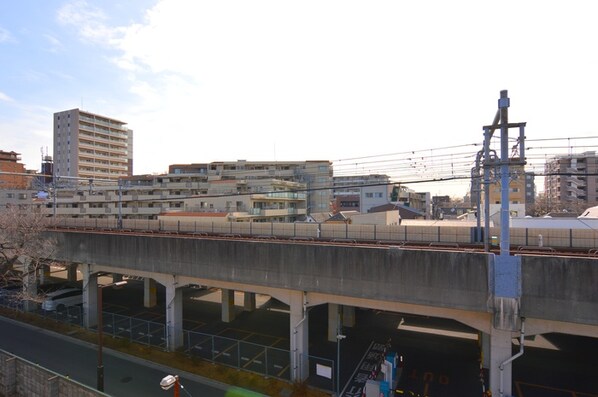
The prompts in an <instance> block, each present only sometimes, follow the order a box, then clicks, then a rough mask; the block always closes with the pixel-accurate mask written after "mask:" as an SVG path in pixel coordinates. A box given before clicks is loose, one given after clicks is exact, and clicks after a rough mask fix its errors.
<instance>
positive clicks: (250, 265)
mask: <svg viewBox="0 0 598 397" xmlns="http://www.w3.org/2000/svg"><path fill="white" fill-rule="evenodd" d="M54 234H55V237H56V238H57V239H58V242H59V244H58V250H57V252H56V254H55V258H56V259H57V260H62V261H67V262H77V263H88V264H96V265H104V266H113V267H124V268H127V269H133V270H140V271H147V272H157V273H162V274H169V275H170V274H177V275H180V276H189V277H199V278H204V279H210V280H218V281H231V282H238V283H246V284H253V285H261V286H266V287H273V288H286V289H292V290H299V291H307V292H325V293H329V294H335V295H341V296H354V297H359V298H370V299H381V300H389V301H401V302H406V303H413V304H424V305H432V306H439V307H450V308H458V309H464V310H472V311H481V312H486V311H487V299H488V274H487V261H488V256H487V255H486V254H479V253H478V254H473V253H461V252H437V251H428V250H426V251H424V250H404V249H399V248H396V247H395V248H389V247H384V246H378V247H372V248H364V247H349V246H326V245H318V244H308V243H305V244H301V243H295V244H289V243H281V242H272V241H253V242H251V241H231V240H211V239H202V238H178V237H163V236H162V237H153V236H127V235H125V236H123V235H113V234H92V233H54Z"/></svg>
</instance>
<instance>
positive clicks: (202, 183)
mask: <svg viewBox="0 0 598 397" xmlns="http://www.w3.org/2000/svg"><path fill="white" fill-rule="evenodd" d="M306 201H307V200H306V194H305V185H304V184H300V183H296V182H289V181H283V180H279V179H273V178H269V179H253V180H241V179H238V180H216V181H209V180H208V177H207V175H205V174H166V175H140V176H133V177H128V178H124V179H122V180H121V181H120V186H119V184H118V183H116V182H113V183H106V184H104V183H93V184H91V185H89V186H84V185H77V186H74V187H72V188H69V189H58V190H57V195H56V198H55V199H54V198H51V199H48V200H47V201H46V212H47V213H48V214H53V213H55V214H56V216H58V217H75V218H112V219H114V218H117V217H119V216H121V217H122V219H158V216H159V215H160V214H162V213H165V212H191V213H195V214H204V216H203V218H204V219H206V218H207V217H206V216H205V214H219V215H218V216H220V215H222V214H226V220H227V221H232V222H294V221H295V220H297V217H298V216H301V215H305V213H306ZM54 203H55V204H56V208H55V209H54V208H53V206H54ZM214 216H216V215H214Z"/></svg>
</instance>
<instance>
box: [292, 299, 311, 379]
mask: <svg viewBox="0 0 598 397" xmlns="http://www.w3.org/2000/svg"><path fill="white" fill-rule="evenodd" d="M289 298H290V302H291V304H290V308H291V312H290V326H291V335H290V338H291V382H302V381H304V380H305V379H307V377H308V376H309V360H308V357H309V316H308V312H307V307H306V304H305V294H304V293H303V292H302V291H289Z"/></svg>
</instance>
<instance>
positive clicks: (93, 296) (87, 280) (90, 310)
mask: <svg viewBox="0 0 598 397" xmlns="http://www.w3.org/2000/svg"><path fill="white" fill-rule="evenodd" d="M80 269H81V274H82V276H83V325H84V326H85V328H93V327H96V326H97V325H98V276H97V273H96V274H93V273H92V271H93V269H92V266H91V265H88V264H81V265H80Z"/></svg>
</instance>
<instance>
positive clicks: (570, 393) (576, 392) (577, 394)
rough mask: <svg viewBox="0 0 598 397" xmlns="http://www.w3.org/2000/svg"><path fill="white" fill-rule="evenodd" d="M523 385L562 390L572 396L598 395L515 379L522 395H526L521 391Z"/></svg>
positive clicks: (596, 395)
mask: <svg viewBox="0 0 598 397" xmlns="http://www.w3.org/2000/svg"><path fill="white" fill-rule="evenodd" d="M521 386H529V387H532V388H538V389H544V390H550V391H556V392H562V393H566V394H567V395H568V396H570V397H598V394H591V393H583V392H578V391H575V390H567V389H559V388H557V387H550V386H544V385H538V384H534V383H526V382H521V381H515V388H516V389H517V394H518V395H519V396H520V397H524V394H523V392H522V391H521Z"/></svg>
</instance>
